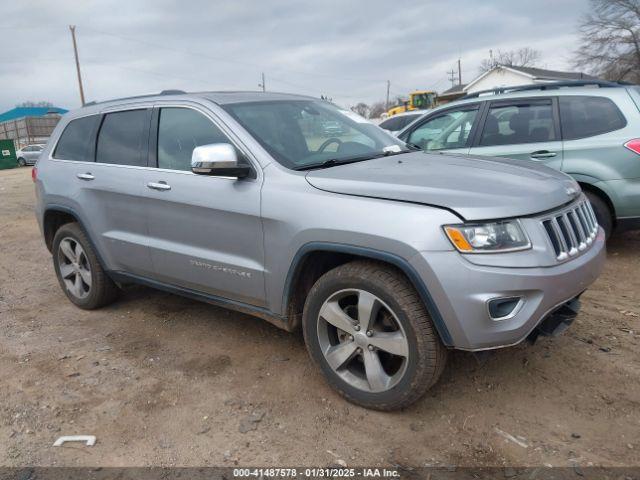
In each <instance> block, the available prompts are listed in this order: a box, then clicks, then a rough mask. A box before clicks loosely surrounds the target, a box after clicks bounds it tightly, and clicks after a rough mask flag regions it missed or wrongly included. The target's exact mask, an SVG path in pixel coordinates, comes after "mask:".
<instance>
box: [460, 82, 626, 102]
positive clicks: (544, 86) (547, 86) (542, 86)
mask: <svg viewBox="0 0 640 480" xmlns="http://www.w3.org/2000/svg"><path fill="white" fill-rule="evenodd" d="M624 85H625V83H622V82H608V81H606V80H567V81H564V82H549V83H535V84H533V85H518V86H515V87H498V88H492V89H489V90H480V91H478V92H473V93H468V94H467V95H465V96H464V97H462V98H460V99H459V100H465V99H468V98H477V97H479V96H480V95H484V94H493V95H499V94H501V93H513V92H525V91H527V90H555V89H558V88H566V87H590V86H593V87H598V88H612V87H622V86H624Z"/></svg>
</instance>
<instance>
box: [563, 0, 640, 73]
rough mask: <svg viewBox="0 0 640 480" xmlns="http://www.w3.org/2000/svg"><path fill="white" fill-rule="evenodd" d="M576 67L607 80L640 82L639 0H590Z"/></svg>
mask: <svg viewBox="0 0 640 480" xmlns="http://www.w3.org/2000/svg"><path fill="white" fill-rule="evenodd" d="M579 31H580V37H581V40H582V46H581V47H580V48H578V50H577V51H576V52H575V55H576V59H575V62H574V64H575V66H576V67H579V68H585V69H588V70H589V71H590V72H592V73H594V74H595V75H598V76H600V77H602V78H605V79H607V80H614V81H621V80H624V81H629V82H633V83H639V82H640V0H591V13H589V14H587V15H586V16H585V17H584V18H583V19H582V20H581V22H580V27H579Z"/></svg>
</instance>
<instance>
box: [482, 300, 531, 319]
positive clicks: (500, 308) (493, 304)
mask: <svg viewBox="0 0 640 480" xmlns="http://www.w3.org/2000/svg"><path fill="white" fill-rule="evenodd" d="M522 303H523V300H522V297H502V298H494V299H492V300H489V301H488V302H487V307H488V309H489V316H490V317H491V319H492V320H506V319H507V318H511V317H513V316H514V315H515V314H516V313H518V310H519V309H520V306H521V305H522Z"/></svg>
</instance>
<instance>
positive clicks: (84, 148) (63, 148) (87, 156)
mask: <svg viewBox="0 0 640 480" xmlns="http://www.w3.org/2000/svg"><path fill="white" fill-rule="evenodd" d="M97 123H98V116H97V115H91V116H89V117H83V118H78V119H76V120H71V121H70V122H69V125H67V126H66V127H65V129H64V131H63V132H62V135H61V136H60V140H59V141H58V145H57V146H56V150H55V152H54V153H53V158H57V159H60V160H76V161H83V162H92V161H93V151H92V150H93V142H92V139H93V132H94V131H95V128H96V125H97Z"/></svg>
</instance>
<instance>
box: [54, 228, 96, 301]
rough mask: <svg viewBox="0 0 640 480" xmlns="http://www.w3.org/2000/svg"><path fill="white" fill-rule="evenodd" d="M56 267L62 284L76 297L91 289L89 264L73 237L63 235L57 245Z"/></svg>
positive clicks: (80, 296) (86, 293) (82, 295)
mask: <svg viewBox="0 0 640 480" xmlns="http://www.w3.org/2000/svg"><path fill="white" fill-rule="evenodd" d="M58 268H59V270H60V276H61V277H62V280H63V282H64V285H65V287H66V289H67V291H69V293H71V295H73V296H74V297H76V298H78V299H82V298H85V297H86V296H87V295H89V292H90V291H91V266H90V265H89V259H88V258H87V255H86V253H85V251H84V249H83V248H82V246H81V245H80V244H79V243H78V242H77V241H76V240H75V239H73V238H71V237H65V238H63V239H62V240H61V241H60V244H59V246H58Z"/></svg>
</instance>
